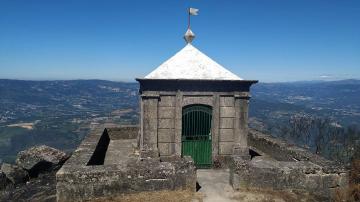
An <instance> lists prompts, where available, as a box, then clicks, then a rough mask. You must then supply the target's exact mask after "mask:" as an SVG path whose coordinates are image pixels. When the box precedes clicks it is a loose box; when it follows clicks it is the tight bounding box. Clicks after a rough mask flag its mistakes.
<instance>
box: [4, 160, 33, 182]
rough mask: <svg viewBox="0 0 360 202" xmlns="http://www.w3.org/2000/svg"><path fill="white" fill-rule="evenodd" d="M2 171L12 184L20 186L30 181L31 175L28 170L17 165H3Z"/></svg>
mask: <svg viewBox="0 0 360 202" xmlns="http://www.w3.org/2000/svg"><path fill="white" fill-rule="evenodd" d="M1 171H2V172H3V173H4V174H5V176H6V178H7V179H9V180H10V181H11V183H12V184H14V185H16V184H20V183H24V182H26V181H27V180H29V174H28V172H26V170H24V169H22V168H20V167H19V166H16V165H11V164H8V163H3V164H2V166H1Z"/></svg>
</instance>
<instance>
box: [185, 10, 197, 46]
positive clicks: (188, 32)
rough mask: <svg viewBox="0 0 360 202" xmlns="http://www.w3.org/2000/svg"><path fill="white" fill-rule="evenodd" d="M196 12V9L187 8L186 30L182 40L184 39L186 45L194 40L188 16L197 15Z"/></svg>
mask: <svg viewBox="0 0 360 202" xmlns="http://www.w3.org/2000/svg"><path fill="white" fill-rule="evenodd" d="M198 12H199V9H197V8H189V9H188V29H187V30H186V33H185V35H184V39H185V41H186V43H191V42H192V41H193V40H194V38H195V34H194V33H193V32H192V31H191V29H190V16H191V15H198Z"/></svg>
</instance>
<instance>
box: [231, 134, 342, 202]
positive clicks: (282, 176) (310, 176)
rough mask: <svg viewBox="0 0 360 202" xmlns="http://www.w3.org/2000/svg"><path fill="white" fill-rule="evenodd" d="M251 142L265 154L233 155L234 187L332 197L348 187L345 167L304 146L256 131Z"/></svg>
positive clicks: (232, 177)
mask: <svg viewBox="0 0 360 202" xmlns="http://www.w3.org/2000/svg"><path fill="white" fill-rule="evenodd" d="M249 145H250V147H251V148H254V149H256V150H257V151H258V152H259V153H260V154H261V155H262V156H253V158H252V159H251V160H248V159H243V158H241V157H236V156H233V157H232V158H231V162H230V184H231V185H232V186H233V188H234V189H242V188H266V189H274V190H285V189H295V190H296V189H298V190H306V191H308V192H309V193H311V194H314V195H316V196H319V197H320V198H322V200H330V199H331V198H332V197H333V194H334V193H335V190H336V189H337V188H344V187H347V186H348V172H347V171H346V169H345V168H344V167H342V166H340V165H338V164H336V163H334V162H332V161H329V160H327V159H325V158H323V157H321V156H318V155H315V154H312V153H311V152H309V151H307V150H305V149H302V148H299V147H296V146H294V145H289V144H287V143H286V142H284V141H281V140H278V139H275V138H272V137H270V136H269V135H265V134H262V133H261V132H258V131H254V130H250V132H249Z"/></svg>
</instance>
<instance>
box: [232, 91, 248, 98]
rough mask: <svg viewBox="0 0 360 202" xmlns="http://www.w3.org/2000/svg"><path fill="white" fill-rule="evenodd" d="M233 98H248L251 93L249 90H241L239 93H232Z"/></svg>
mask: <svg viewBox="0 0 360 202" xmlns="http://www.w3.org/2000/svg"><path fill="white" fill-rule="evenodd" d="M234 98H235V99H250V98H251V95H250V93H249V92H241V93H239V94H235V95H234Z"/></svg>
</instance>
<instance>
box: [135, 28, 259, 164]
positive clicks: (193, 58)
mask: <svg viewBox="0 0 360 202" xmlns="http://www.w3.org/2000/svg"><path fill="white" fill-rule="evenodd" d="M184 38H185V41H186V46H185V47H184V48H183V49H181V50H180V51H179V52H178V53H176V54H175V55H174V56H172V57H171V58H170V59H168V60H167V61H165V62H164V63H163V64H161V65H160V66H159V67H157V68H156V69H155V70H153V71H152V72H151V73H150V74H148V75H146V76H145V77H144V78H137V79H136V80H137V81H138V82H139V83H140V90H139V92H140V97H141V99H140V110H141V112H140V113H141V116H140V127H141V129H140V130H141V131H140V148H141V149H150V150H152V151H153V152H155V154H156V155H158V156H160V157H165V156H171V155H178V156H191V157H192V158H193V160H194V162H195V165H196V167H198V168H206V167H212V165H213V164H214V163H217V162H220V163H221V162H223V161H226V159H227V157H230V156H231V155H240V156H248V155H249V150H248V144H247V135H248V109H249V99H250V94H249V91H250V86H251V85H252V84H254V83H257V82H258V81H256V80H244V79H242V78H240V77H238V76H237V75H235V74H233V73H232V72H230V71H229V70H227V69H226V68H224V67H223V66H221V65H220V64H218V63H217V62H215V61H214V60H212V59H211V58H209V57H208V56H206V55H205V54H204V53H202V52H201V51H200V50H198V49H197V48H195V47H194V46H193V45H192V44H191V42H192V40H193V39H194V38H195V35H194V33H193V32H192V31H191V29H190V27H189V28H188V30H187V32H186V33H185V36H184Z"/></svg>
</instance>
